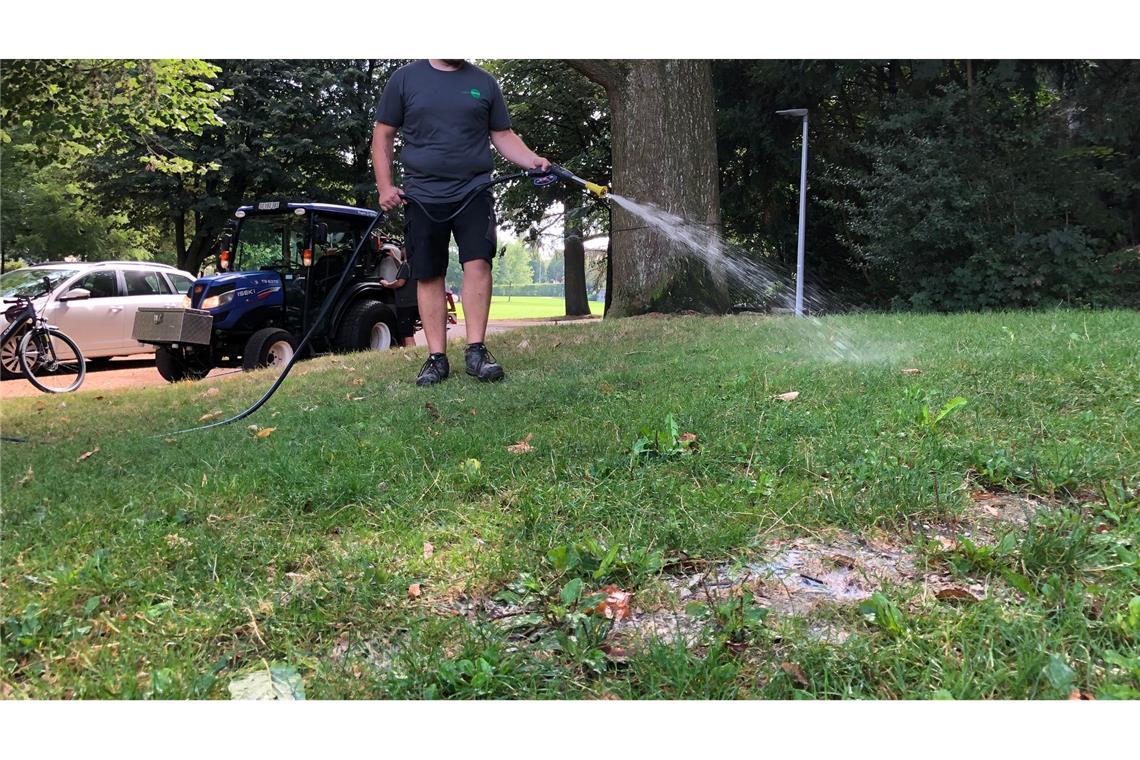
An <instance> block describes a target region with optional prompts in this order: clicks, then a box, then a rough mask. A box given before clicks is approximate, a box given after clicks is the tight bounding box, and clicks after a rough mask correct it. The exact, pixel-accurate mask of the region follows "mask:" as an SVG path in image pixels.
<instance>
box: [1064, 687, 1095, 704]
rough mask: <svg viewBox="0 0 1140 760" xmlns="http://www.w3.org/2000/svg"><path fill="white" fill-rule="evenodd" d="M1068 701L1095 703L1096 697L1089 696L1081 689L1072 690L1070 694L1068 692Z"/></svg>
mask: <svg viewBox="0 0 1140 760" xmlns="http://www.w3.org/2000/svg"><path fill="white" fill-rule="evenodd" d="M1069 699H1079V700H1082V701H1095V700H1096V697H1094V696H1093V695H1092V694H1089V693H1088V692H1087V691H1084V690H1083V689H1073V690H1072V691H1071V692H1069Z"/></svg>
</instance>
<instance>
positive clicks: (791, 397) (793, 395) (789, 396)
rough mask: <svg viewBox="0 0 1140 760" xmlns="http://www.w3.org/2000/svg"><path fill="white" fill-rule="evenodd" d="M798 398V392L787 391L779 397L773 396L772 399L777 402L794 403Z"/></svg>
mask: <svg viewBox="0 0 1140 760" xmlns="http://www.w3.org/2000/svg"><path fill="white" fill-rule="evenodd" d="M799 397H800V392H799V391H788V392H787V393H781V394H780V395H778V396H774V397H773V398H775V399H776V400H778V401H795V400H796V399H797V398H799Z"/></svg>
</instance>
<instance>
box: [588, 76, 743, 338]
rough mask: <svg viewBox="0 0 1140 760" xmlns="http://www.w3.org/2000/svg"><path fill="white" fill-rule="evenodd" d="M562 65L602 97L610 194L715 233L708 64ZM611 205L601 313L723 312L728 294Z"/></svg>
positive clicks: (684, 252) (681, 251)
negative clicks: (606, 302)
mask: <svg viewBox="0 0 1140 760" xmlns="http://www.w3.org/2000/svg"><path fill="white" fill-rule="evenodd" d="M570 64H571V65H572V66H574V67H575V68H577V69H578V70H579V71H581V72H583V73H584V74H586V76H588V77H590V78H591V79H593V80H594V81H595V82H597V83H598V84H600V85H602V86H603V87H604V88H605V89H606V93H607V95H608V96H609V104H610V118H611V120H612V124H613V185H614V192H615V193H618V194H620V195H622V196H625V197H628V198H630V199H631V200H634V201H639V202H648V203H653V204H655V205H657V206H660V207H661V208H664V209H665V210H666V211H669V212H671V213H673V214H676V215H678V216H680V217H682V218H684V219H685V220H687V221H688V222H689V223H691V224H697V225H701V226H703V227H705V228H706V229H707V230H708V231H709V232H710V233H716V234H719V232H720V196H719V188H718V178H717V153H716V107H715V104H714V102H713V86H712V67H711V65H710V64H709V62H708V61H693V60H650V61H618V60H607V61H590V60H577V61H571V62H570ZM611 206H612V208H613V225H612V228H611V231H610V236H611V240H612V243H613V256H612V266H613V288H612V291H613V295H612V300H611V301H610V308H609V310H608V312H607V314H613V315H615V316H627V315H631V314H641V313H645V312H649V311H682V310H686V309H694V310H697V311H724V310H725V309H727V307H728V305H729V299H728V295H727V294H726V293H724V292H723V289H722V288H718V287H717V286H716V284H715V282H714V280H713V277H712V276H711V274H710V273H709V272H708V271H707V270H706V268H705V266H704V265H703V264H702V263H701V261H700V260H699V259H698V258H696V257H695V256H694V255H693V254H692V252H690V251H689V250H688V249H687V248H686V247H685V246H684V245H681V244H679V243H676V242H674V241H672V240H670V238H669V237H668V236H667V235H665V234H663V233H662V232H660V231H659V230H657V229H654V228H651V227H647V226H646V223H645V222H644V221H643V220H642V219H641V218H639V217H638V216H636V215H634V214H632V213H630V212H628V211H626V210H625V209H622V208H620V207H618V206H616V205H614V204H612V203H611ZM607 297H609V293H607Z"/></svg>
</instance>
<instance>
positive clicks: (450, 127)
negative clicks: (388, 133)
mask: <svg viewBox="0 0 1140 760" xmlns="http://www.w3.org/2000/svg"><path fill="white" fill-rule="evenodd" d="M376 121H377V122H381V123H384V124H388V125H390V126H393V127H396V128H398V129H399V130H400V137H401V138H403V141H404V145H403V147H402V148H401V149H400V163H401V164H402V166H403V173H404V178H403V185H404V189H405V190H406V191H407V192H408V193H409V194H411V195H414V196H415V197H416V198H418V199H420V200H421V201H426V202H430V203H449V202H452V201H457V200H459V199H460V198H462V197H463V196H464V195H466V194H467V192H468V191H470V190H471V189H472V188H473V187H475V186H476V185H479V184H481V183H483V182H486V181H487V180H489V179H490V178H491V170H492V169H493V168H494V160H493V159H492V158H491V131H492V130H501V129H510V128H511V117H510V116H509V115H508V114H507V104H506V102H505V101H504V100H503V92H502V90H500V89H499V83H498V82H496V81H495V78H494V77H493V76H491V75H490V74H488V73H487V72H486V71H484V70H483V69H481V68H479V67H478V66H475V65H473V64H470V63H465V64H464V65H463V66H462V68H460V69H459V70H457V71H440V70H439V69H437V68H435V67H434V66H432V65H431V64H430V63H428V62H427V61H426V60H423V61H416V62H415V63H409V64H408V65H407V66H403V67H401V68H399V69H397V70H396V72H395V73H394V74H392V78H391V79H389V80H388V84H387V85H385V87H384V93H383V94H382V95H381V96H380V102H379V103H378V104H377V106H376Z"/></svg>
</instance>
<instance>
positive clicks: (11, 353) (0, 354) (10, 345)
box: [0, 330, 25, 380]
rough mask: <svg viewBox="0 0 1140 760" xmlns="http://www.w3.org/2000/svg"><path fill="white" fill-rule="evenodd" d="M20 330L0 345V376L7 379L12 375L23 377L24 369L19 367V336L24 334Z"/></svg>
mask: <svg viewBox="0 0 1140 760" xmlns="http://www.w3.org/2000/svg"><path fill="white" fill-rule="evenodd" d="M24 332H25V331H23V330H21V331H20V332H19V333H17V334H16V335H13V336H12V337H11V338H9V339H8V340H7V341H6V342H5V343H4V345H3V346H0V377H2V378H3V379H5V380H7V379H8V378H13V377H23V376H24V371H23V370H22V369H20V356H19V354H20V338H22V337H23V335H24Z"/></svg>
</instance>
